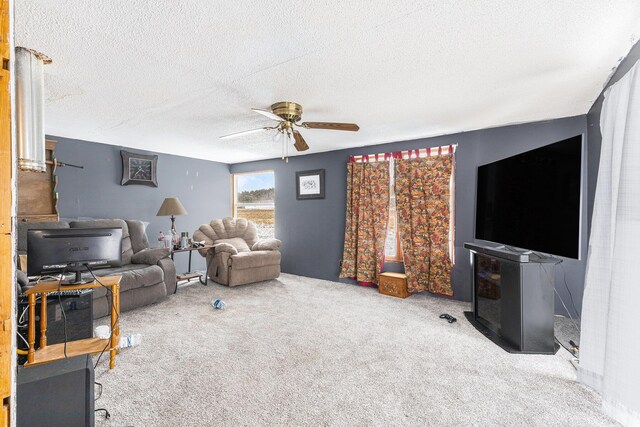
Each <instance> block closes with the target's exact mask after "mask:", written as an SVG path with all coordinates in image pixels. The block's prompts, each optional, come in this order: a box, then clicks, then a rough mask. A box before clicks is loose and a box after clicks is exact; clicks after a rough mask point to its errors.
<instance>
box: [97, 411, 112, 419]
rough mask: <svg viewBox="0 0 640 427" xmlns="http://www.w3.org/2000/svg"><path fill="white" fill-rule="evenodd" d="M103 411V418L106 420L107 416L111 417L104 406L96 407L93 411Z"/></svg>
mask: <svg viewBox="0 0 640 427" xmlns="http://www.w3.org/2000/svg"><path fill="white" fill-rule="evenodd" d="M103 411H104V419H105V420H108V419H109V418H111V414H110V413H109V411H107V410H106V409H105V408H98V409H96V410H95V411H93V412H103Z"/></svg>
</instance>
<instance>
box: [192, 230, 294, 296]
mask: <svg viewBox="0 0 640 427" xmlns="http://www.w3.org/2000/svg"><path fill="white" fill-rule="evenodd" d="M193 239H194V240H196V241H203V240H204V241H205V243H206V244H207V245H214V247H213V248H211V249H208V250H206V249H205V250H200V251H199V252H200V255H202V256H203V257H206V258H207V275H208V276H209V278H210V279H211V280H213V281H214V282H216V283H220V284H222V285H227V286H238V285H245V284H248V283H255V282H261V281H264V280H271V279H275V278H277V277H278V276H280V259H281V254H280V251H279V250H278V248H279V247H280V243H281V242H280V240H278V239H266V240H258V237H257V231H256V226H255V224H254V223H253V222H251V221H248V220H246V219H244V218H237V219H235V218H224V219H214V220H213V221H211V223H209V224H204V225H201V226H200V228H199V229H198V230H196V232H195V233H193Z"/></svg>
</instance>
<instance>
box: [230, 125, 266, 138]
mask: <svg viewBox="0 0 640 427" xmlns="http://www.w3.org/2000/svg"><path fill="white" fill-rule="evenodd" d="M270 129H275V128H272V127H263V128H259V129H251V130H245V131H242V132H236V133H230V134H229V135H222V136H221V137H220V139H231V138H237V137H239V136H243V135H249V134H251V133H256V132H262V131H265V130H270Z"/></svg>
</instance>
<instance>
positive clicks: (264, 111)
mask: <svg viewBox="0 0 640 427" xmlns="http://www.w3.org/2000/svg"><path fill="white" fill-rule="evenodd" d="M251 110H253V111H255V112H256V113H258V114H262V115H263V116H265V117H269V118H270V119H271V120H276V121H279V122H284V119H283V118H282V117H280V116H277V115H275V114H273V113H272V112H271V111H267V110H261V109H259V108H252V109H251Z"/></svg>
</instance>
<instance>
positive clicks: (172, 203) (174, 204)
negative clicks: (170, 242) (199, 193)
mask: <svg viewBox="0 0 640 427" xmlns="http://www.w3.org/2000/svg"><path fill="white" fill-rule="evenodd" d="M176 215H187V210H186V209H185V208H184V206H182V203H180V200H178V198H177V197H167V198H166V199H164V202H162V206H160V209H158V213H157V214H156V216H170V217H171V231H173V232H174V233H175V232H176V218H175V216H176Z"/></svg>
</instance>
